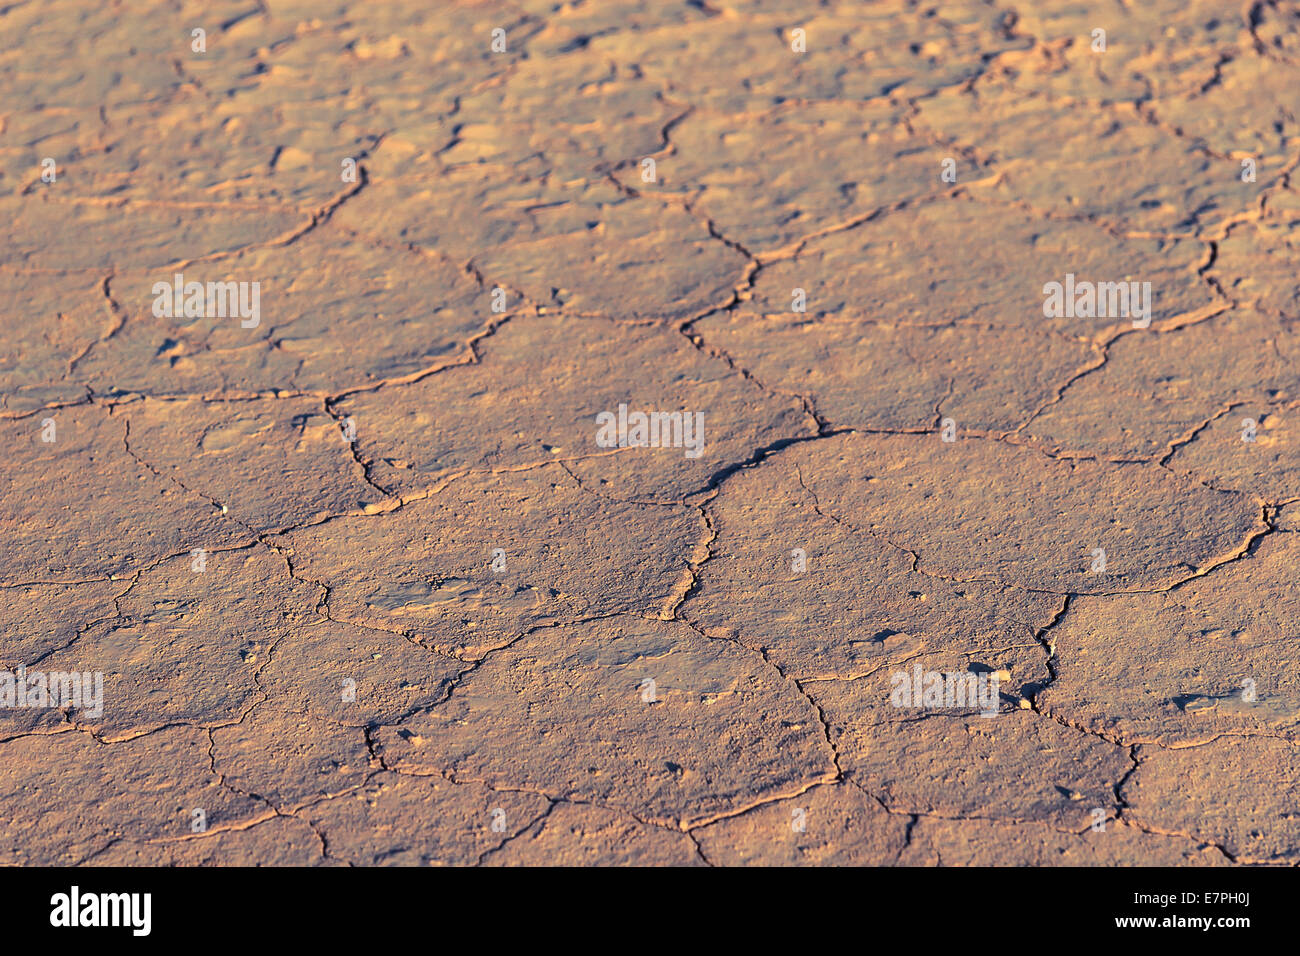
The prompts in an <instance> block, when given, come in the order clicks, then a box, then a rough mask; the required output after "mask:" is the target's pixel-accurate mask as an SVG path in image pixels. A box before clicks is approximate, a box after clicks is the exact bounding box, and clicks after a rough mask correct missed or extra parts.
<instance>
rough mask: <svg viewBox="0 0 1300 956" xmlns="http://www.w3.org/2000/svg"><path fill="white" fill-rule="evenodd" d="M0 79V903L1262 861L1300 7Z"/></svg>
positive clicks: (498, 16)
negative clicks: (420, 868) (16, 885)
mask: <svg viewBox="0 0 1300 956" xmlns="http://www.w3.org/2000/svg"><path fill="white" fill-rule="evenodd" d="M199 29H201V30H203V31H204V32H203V33H202V34H195V33H194V31H195V30H199ZM1097 30H1104V31H1105V37H1104V39H1105V44H1104V49H1101V44H1100V36H1099V35H1098V34H1096V33H1095V32H1094V31H1097ZM494 31H501V32H494ZM796 31H802V33H800V32H796ZM0 77H3V89H4V94H5V95H4V98H3V103H2V104H0V159H2V161H0V206H2V207H3V216H4V220H5V224H6V227H7V228H6V237H5V243H4V255H3V264H2V265H0V307H2V309H3V313H2V318H3V321H2V328H0V432H3V435H4V442H3V445H4V448H5V449H6V460H5V464H4V467H3V470H2V471H0V522H2V525H0V527H2V528H3V531H2V537H0V548H2V557H0V578H2V579H3V580H2V581H0V583H2V584H3V590H4V594H3V600H0V621H2V622H3V629H2V630H0V633H2V634H3V644H2V645H0V646H2V648H3V651H2V654H0V665H3V667H4V668H6V669H7V670H6V673H7V674H8V676H7V677H0V704H2V705H3V706H0V821H3V823H0V828H2V830H3V833H4V836H5V839H4V840H3V849H2V850H0V854H2V855H3V862H7V863H90V864H121V863H179V864H198V863H222V864H251V863H259V864H374V863H400V864H423V863H450V864H476V863H483V864H534V863H566V864H582V863H643V864H681V865H692V864H735V863H764V864H786V863H870V864H893V863H900V864H949V865H953V864H957V865H960V864H969V863H994V864H1057V863H1065V864H1085V865H1103V864H1104V865H1111V864H1157V863H1173V864H1194V865H1223V864H1232V863H1237V864H1246V863H1260V862H1263V863H1283V864H1294V863H1296V862H1297V860H1300V802H1298V800H1297V782H1298V781H1300V681H1298V678H1297V675H1298V674H1300V671H1298V670H1297V664H1298V663H1300V661H1298V658H1300V641H1298V637H1300V635H1298V633H1297V629H1298V627H1300V625H1297V614H1298V612H1300V593H1298V591H1297V587H1296V574H1297V568H1298V567H1300V533H1297V532H1300V490H1298V489H1300V481H1298V479H1300V464H1298V462H1297V449H1298V448H1300V391H1298V390H1297V386H1296V382H1297V373H1298V372H1300V329H1298V328H1297V324H1296V320H1297V315H1298V314H1300V303H1298V294H1300V293H1298V290H1297V278H1296V276H1297V268H1296V266H1297V245H1298V243H1300V231H1297V221H1300V194H1298V193H1297V190H1296V187H1295V183H1294V182H1293V180H1294V179H1295V172H1294V170H1295V167H1296V164H1297V160H1298V159H1300V142H1298V141H1297V125H1296V124H1297V112H1298V107H1297V104H1298V103H1300V4H1297V3H1294V2H1282V0H1278V2H1263V3H1235V2H1228V0H1144V2H1141V3H1136V2H1135V3H1106V2H1100V0H1097V2H1088V3H1083V2H1069V0H1041V2H1037V0H1036V2H1034V3H1026V4H1021V3H1018V2H1016V0H1005V2H1003V0H996V2H992V3H982V2H974V0H958V2H946V0H936V2H932V3H931V2H905V3H897V2H895V3H834V2H829V3H825V4H820V5H819V4H815V3H798V4H796V3H781V2H771V3H768V2H760V0H755V2H744V0H706V2H697V3H672V2H667V0H650V2H644V3H638V2H630V0H629V2H615V0H602V2H594V0H593V2H571V3H564V4H559V3H554V2H534V0H510V2H497V0H486V2H481V3H464V4H436V3H414V2H412V3H400V4H399V3H354V2H351V0H348V2H341V0H340V2H332V0H287V2H281V0H267V2H256V0H205V2H202V3H199V2H173V3H146V2H142V0H132V2H129V3H126V2H123V3H106V2H87V0H76V2H71V0H39V2H38V0H27V2H23V0H17V2H11V3H8V4H6V5H5V6H4V7H3V9H0ZM647 160H650V161H652V162H651V163H647V162H646V161H647ZM176 276H182V277H183V278H181V279H176V278H175V277H176ZM1067 276H1069V277H1071V278H1070V279H1068V280H1067V278H1066V277H1067ZM1067 281H1069V282H1074V283H1078V284H1077V285H1076V286H1075V290H1074V291H1075V297H1072V298H1070V300H1069V302H1068V303H1067V305H1068V306H1073V308H1069V307H1065V306H1063V307H1062V308H1061V309H1054V308H1052V307H1051V298H1052V293H1051V292H1050V291H1049V290H1050V285H1049V284H1050V283H1053V282H1058V283H1065V282H1067ZM227 282H230V283H235V285H232V286H229V289H230V291H231V292H232V293H235V292H237V293H238V294H239V295H242V296H243V297H242V298H239V297H238V296H236V299H237V300H238V302H239V307H238V308H236V306H235V300H232V301H230V302H229V303H226V302H222V301H218V300H217V298H215V297H214V298H212V299H209V298H208V297H207V291H206V290H207V288H208V286H207V284H208V283H213V284H214V286H213V288H218V291H224V290H225V289H226V287H225V286H220V287H218V286H217V285H216V284H218V283H227ZM1102 282H1106V283H1111V282H1133V283H1136V285H1134V286H1132V287H1131V289H1132V291H1133V292H1134V296H1133V299H1132V301H1131V303H1130V305H1131V309H1130V310H1129V312H1128V313H1126V312H1125V311H1124V310H1123V308H1122V305H1123V303H1119V302H1118V300H1116V302H1109V301H1105V302H1103V304H1104V305H1105V306H1106V308H1104V309H1103V308H1100V307H1097V308H1089V307H1088V304H1087V302H1086V299H1085V297H1086V292H1080V291H1078V290H1082V289H1083V288H1084V286H1085V285H1086V284H1087V283H1102ZM173 283H177V284H179V285H180V286H181V288H180V293H181V295H180V298H179V300H178V299H177V298H175V297H174V296H173V294H172V292H171V291H170V290H171V288H172V284H173ZM190 283H198V286H196V287H195V288H197V289H198V290H199V291H198V294H191V289H190V288H188V286H189V284H190ZM254 283H256V288H254V285H253V284H254ZM157 284H160V285H161V289H162V291H161V292H159V291H158V290H157V288H156V285H157ZM1126 288H1128V287H1126ZM1143 289H1145V290H1146V292H1143V291H1142V290H1143ZM254 291H256V295H257V297H258V298H257V299H256V300H254V299H253V295H254ZM1107 295H1109V293H1103V295H1102V299H1103V300H1105V299H1106V296H1107ZM1148 296H1149V297H1148ZM1061 301H1064V300H1063V299H1062V300H1061ZM254 306H256V307H254ZM1130 313H1131V314H1130ZM620 405H624V406H626V412H627V414H629V415H631V416H632V418H631V419H630V423H631V425H632V426H635V413H646V412H652V411H661V412H678V413H684V417H683V418H682V419H681V422H682V424H683V429H684V428H685V425H686V424H688V423H689V424H691V425H692V426H694V427H693V430H692V432H690V433H689V434H684V433H683V432H676V433H675V435H673V436H670V435H668V434H667V430H668V426H667V425H665V430H664V433H661V434H660V435H659V436H658V441H657V442H655V443H652V444H650V445H645V444H638V443H637V438H638V436H637V435H636V433H635V432H633V433H632V434H630V435H624V436H623V437H624V439H625V440H624V441H622V443H620V441H619V439H618V437H617V436H614V437H611V436H610V434H609V433H608V431H605V432H604V434H603V436H602V430H603V429H604V423H605V419H604V418H603V417H601V416H602V413H606V412H608V413H611V414H613V415H615V416H616V415H617V414H618V409H619V406H620ZM701 422H702V429H700V428H699V427H698V426H699V423H701ZM669 437H675V438H677V439H680V442H679V444H677V445H674V444H673V442H672V441H668V440H666V439H667V438H669ZM656 445H657V446H658V447H656ZM74 673H75V674H86V675H89V677H88V679H87V683H86V685H85V693H84V694H83V695H82V696H81V698H80V699H75V698H74V697H73V696H71V695H72V688H73V687H75V688H77V689H78V690H79V689H81V687H82V685H81V683H79V682H78V683H76V684H70V683H68V682H67V679H65V678H63V677H60V676H59V675H68V674H74ZM935 673H938V674H964V673H970V674H973V675H975V677H974V678H973V680H975V681H976V682H977V684H978V686H979V687H980V688H981V689H982V690H984V689H988V688H993V690H995V691H996V695H995V696H992V697H991V698H990V699H991V700H993V701H994V702H993V703H992V704H991V705H990V706H989V707H987V708H986V709H988V710H994V711H996V713H995V714H994V715H992V716H990V715H988V714H985V713H982V712H981V711H980V709H979V708H972V707H970V706H956V704H957V703H960V702H954V701H951V700H946V699H943V698H942V697H941V696H940V697H935V698H930V697H927V696H924V695H923V694H922V695H919V699H911V698H908V697H907V696H906V695H905V694H903V695H901V696H900V688H903V687H905V686H910V685H905V684H903V683H900V682H901V681H908V682H911V681H913V680H915V678H916V677H917V675H920V685H921V686H923V687H927V688H928V687H930V686H932V685H933V680H932V677H931V676H930V675H932V674H935ZM97 679H102V696H101V695H100V693H99V692H98V691H96V690H92V688H96V687H98V686H100V685H96V684H95V680H97ZM936 679H937V680H942V679H943V678H941V677H940V678H936ZM950 703H951V704H954V705H953V706H948V705H949V704H950ZM967 703H969V702H967Z"/></svg>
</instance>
